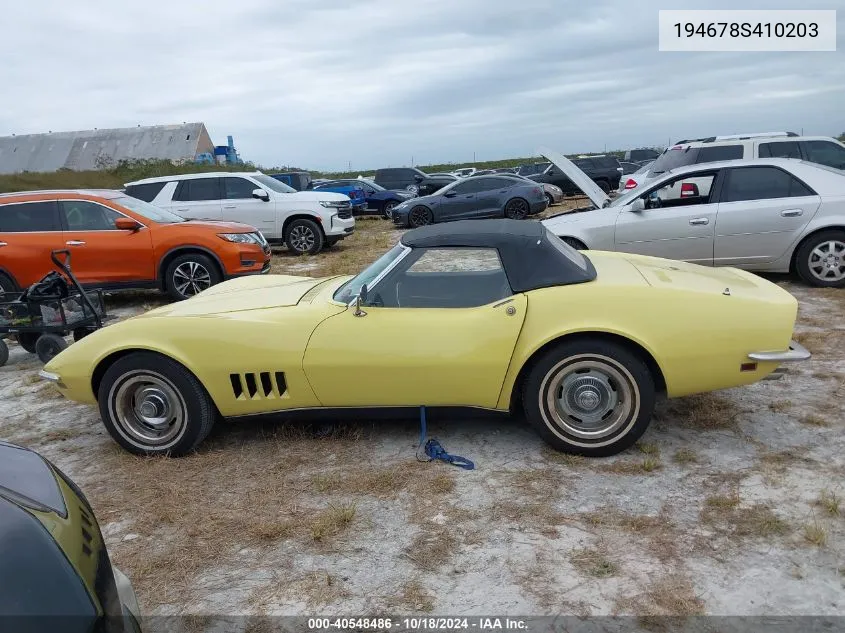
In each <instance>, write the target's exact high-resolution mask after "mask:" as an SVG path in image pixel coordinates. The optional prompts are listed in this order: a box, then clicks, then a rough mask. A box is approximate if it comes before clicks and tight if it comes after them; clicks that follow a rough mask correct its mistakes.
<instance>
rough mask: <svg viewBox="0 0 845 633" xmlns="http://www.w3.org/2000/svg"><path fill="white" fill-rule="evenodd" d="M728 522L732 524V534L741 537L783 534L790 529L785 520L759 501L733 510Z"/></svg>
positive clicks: (763, 536)
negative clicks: (747, 506)
mask: <svg viewBox="0 0 845 633" xmlns="http://www.w3.org/2000/svg"><path fill="white" fill-rule="evenodd" d="M730 522H731V523H732V525H733V532H734V534H736V535H737V536H741V537H743V536H747V537H751V538H766V537H770V536H783V535H784V534H787V533H788V532H789V531H790V527H789V524H788V523H786V521H784V520H783V519H781V518H780V517H779V516H778V515H776V514H775V513H774V512H773V511H772V509H771V508H769V507H768V506H766V505H764V504H760V503H757V504H754V505H753V506H751V507H749V508H740V509H737V510H735V511H734V513H733V517H732V519H731V520H730Z"/></svg>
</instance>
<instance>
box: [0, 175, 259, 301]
mask: <svg viewBox="0 0 845 633" xmlns="http://www.w3.org/2000/svg"><path fill="white" fill-rule="evenodd" d="M56 249H68V250H70V252H71V254H72V257H71V269H72V270H73V272H74V274H75V275H76V277H77V279H79V281H80V283H82V284H83V285H86V286H96V287H99V288H104V289H109V290H116V289H122V288H159V289H160V290H163V291H165V292H167V293H168V294H169V295H170V296H171V297H173V298H174V299H177V300H179V299H186V298H188V297H190V296H192V295H195V294H196V293H198V292H200V291H201V290H205V289H206V288H208V287H210V286H213V285H214V284H216V283H218V282H220V281H222V280H224V279H231V278H232V277H240V276H243V275H253V274H260V273H266V272H269V270H270V247H269V246H268V244H267V240H265V239H264V236H263V235H262V234H261V233H260V232H259V231H258V230H257V229H255V228H254V227H251V226H249V225H247V224H238V223H234V222H205V221H195V220H185V219H183V218H181V217H179V216H178V215H174V214H173V213H170V212H168V211H165V210H163V209H159V208H158V207H154V206H153V205H151V204H149V203H147V202H144V201H142V200H138V199H136V198H131V197H129V196H127V195H126V194H124V193H122V192H120V191H110V190H96V191H93V190H92V191H79V190H72V191H31V192H25V193H9V194H2V195H0V292H3V291H6V292H11V291H15V290H17V289H22V288H26V287H27V286H29V285H30V284H32V283H34V282H36V281H38V280H39V279H41V278H42V277H43V276H44V275H46V274H47V273H48V272H50V270H52V267H53V265H52V263H51V261H50V251H52V250H56Z"/></svg>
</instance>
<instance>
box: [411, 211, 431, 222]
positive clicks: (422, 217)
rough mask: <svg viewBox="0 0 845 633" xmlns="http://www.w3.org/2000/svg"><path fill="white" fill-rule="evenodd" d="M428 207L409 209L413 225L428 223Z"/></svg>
mask: <svg viewBox="0 0 845 633" xmlns="http://www.w3.org/2000/svg"><path fill="white" fill-rule="evenodd" d="M428 221H429V220H428V209H426V208H425V207H417V208H415V209H412V210H411V224H412V225H414V226H425V225H426V224H428Z"/></svg>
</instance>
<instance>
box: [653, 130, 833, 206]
mask: <svg viewBox="0 0 845 633" xmlns="http://www.w3.org/2000/svg"><path fill="white" fill-rule="evenodd" d="M755 158H796V159H798V160H806V161H807V162H810V163H818V164H820V165H826V166H828V167H834V168H835V169H845V145H843V144H842V143H840V142H839V141H837V140H836V139H834V138H831V137H829V136H799V135H798V134H796V133H795V132H763V133H755V134H735V135H731V136H711V137H709V138H699V139H689V140H683V141H678V142H677V143H675V144H674V145H672V146H671V147H669V148H668V149H666V150H665V151H664V152H663V153H662V154H661V155H660V156H659V157H658V158H657V160H655V161H654V162H653V163H652V165H651V168H650V169H649V171H648V173H647V174H646V175H645V177H644V178H643V179H642V180H640V181H638V187H637V188H640V187H647V186H648V185H649V183H651V182H652V181H654V180H655V179H656V178H658V177H660V176H662V175H663V174H664V173H666V172H668V171H671V170H673V169H678V168H679V167H686V166H688V165H700V164H701V163H715V162H718V161H723V160H753V159H755ZM704 193H706V192H702V195H703V194H704ZM678 194H679V195H680V192H678Z"/></svg>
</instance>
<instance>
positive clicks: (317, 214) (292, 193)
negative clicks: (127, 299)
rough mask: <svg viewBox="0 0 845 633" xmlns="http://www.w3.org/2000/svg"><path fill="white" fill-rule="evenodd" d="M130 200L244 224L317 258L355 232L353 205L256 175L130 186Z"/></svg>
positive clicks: (190, 177)
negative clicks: (320, 253)
mask: <svg viewBox="0 0 845 633" xmlns="http://www.w3.org/2000/svg"><path fill="white" fill-rule="evenodd" d="M125 187H126V194H127V195H130V196H132V197H133V198H139V199H140V200H144V201H145V202H149V203H151V204H154V205H155V206H157V207H161V208H163V209H167V210H168V211H172V212H173V213H175V214H177V215H180V216H182V217H184V218H188V219H191V220H218V221H228V222H242V223H243V224H250V225H252V226H254V227H256V228H257V229H258V230H259V231H261V233H262V234H263V235H264V237H266V238H267V241H268V242H270V243H271V244H281V243H284V244H286V245H287V247H288V248H289V249H290V250H292V251H293V252H295V253H299V254H309V255H313V254H314V253H318V252H319V251H320V250H321V249H322V248H323V247H326V246H331V245H333V244H335V243H337V242H338V241H339V240H342V239H343V238H344V237H346V236H347V235H350V234H351V233H352V232H353V231H354V230H355V218H353V217H352V203H351V202H350V200H349V198H348V197H347V196H344V195H343V194H339V193H332V192H329V191H296V190H295V189H293V188H291V187H288V186H287V185H286V184H284V183H282V182H279V181H278V180H276V179H275V178H271V177H270V176H268V175H266V174H263V173H261V172H260V171H255V172H206V173H199V174H182V175H179V176H162V177H160V178H145V179H144V180H136V181H135V182H129V183H126V185H125Z"/></svg>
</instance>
